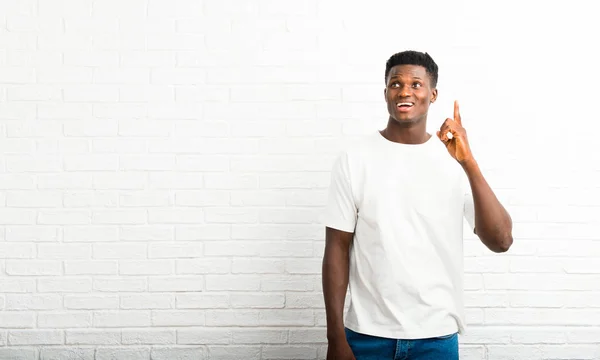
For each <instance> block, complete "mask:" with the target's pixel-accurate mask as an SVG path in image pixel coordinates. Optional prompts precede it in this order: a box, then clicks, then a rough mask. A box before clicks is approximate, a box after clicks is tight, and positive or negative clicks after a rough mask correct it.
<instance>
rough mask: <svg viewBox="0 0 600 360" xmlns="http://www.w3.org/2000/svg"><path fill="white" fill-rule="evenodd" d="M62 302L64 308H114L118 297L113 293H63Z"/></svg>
mask: <svg viewBox="0 0 600 360" xmlns="http://www.w3.org/2000/svg"><path fill="white" fill-rule="evenodd" d="M64 304H65V305H64V306H65V308H66V309H75V310H77V309H80V310H94V309H116V308H118V307H119V298H118V297H117V296H114V295H89V296H85V295H65V300H64Z"/></svg>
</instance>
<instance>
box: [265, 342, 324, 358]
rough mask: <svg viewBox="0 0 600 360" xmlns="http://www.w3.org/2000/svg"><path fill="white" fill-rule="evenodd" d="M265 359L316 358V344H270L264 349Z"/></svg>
mask: <svg viewBox="0 0 600 360" xmlns="http://www.w3.org/2000/svg"><path fill="white" fill-rule="evenodd" d="M262 356H263V359H294V360H296V359H315V358H316V356H317V349H315V347H314V346H291V345H287V346H269V347H267V348H265V349H264V350H263V354H262Z"/></svg>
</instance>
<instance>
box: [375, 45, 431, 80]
mask: <svg viewBox="0 0 600 360" xmlns="http://www.w3.org/2000/svg"><path fill="white" fill-rule="evenodd" d="M397 65H419V66H422V67H424V68H425V70H426V71H427V74H429V78H430V79H431V87H433V88H435V87H436V86H437V81H438V66H437V64H436V63H435V61H433V59H432V58H431V56H430V55H429V54H428V53H422V52H419V51H414V50H406V51H402V52H399V53H396V54H394V55H392V56H391V57H390V58H389V59H388V61H387V62H386V64H385V82H386V83H387V78H388V75H389V74H390V70H392V68H393V67H394V66H397Z"/></svg>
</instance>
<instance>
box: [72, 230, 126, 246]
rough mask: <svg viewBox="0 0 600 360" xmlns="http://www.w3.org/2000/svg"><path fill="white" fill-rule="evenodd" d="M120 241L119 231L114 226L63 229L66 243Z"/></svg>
mask: <svg viewBox="0 0 600 360" xmlns="http://www.w3.org/2000/svg"><path fill="white" fill-rule="evenodd" d="M118 239H119V238H118V229H117V228H116V227H112V226H89V225H87V226H69V227H66V228H64V229H63V241H65V242H77V243H79V242H112V241H118ZM78 246H84V245H81V244H79V245H78Z"/></svg>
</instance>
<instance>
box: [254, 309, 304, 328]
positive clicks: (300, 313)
mask: <svg viewBox="0 0 600 360" xmlns="http://www.w3.org/2000/svg"><path fill="white" fill-rule="evenodd" d="M259 324H260V325H262V326H313V325H315V321H314V313H313V311H312V310H287V309H285V310H284V309H281V310H280V309H276V310H263V311H261V312H260V313H259Z"/></svg>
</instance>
